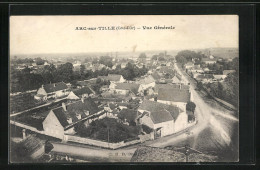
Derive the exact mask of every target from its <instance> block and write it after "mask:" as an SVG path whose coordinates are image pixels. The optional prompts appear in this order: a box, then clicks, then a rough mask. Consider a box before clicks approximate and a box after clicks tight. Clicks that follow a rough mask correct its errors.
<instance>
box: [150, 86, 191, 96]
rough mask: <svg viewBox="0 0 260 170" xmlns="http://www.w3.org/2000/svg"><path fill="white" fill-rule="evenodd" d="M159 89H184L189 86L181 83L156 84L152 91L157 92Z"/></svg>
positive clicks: (187, 88)
mask: <svg viewBox="0 0 260 170" xmlns="http://www.w3.org/2000/svg"><path fill="white" fill-rule="evenodd" d="M159 89H180V90H181V89H186V90H189V89H190V86H188V85H183V84H156V85H155V87H154V93H155V94H158V92H159Z"/></svg>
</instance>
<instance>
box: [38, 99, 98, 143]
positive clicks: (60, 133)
mask: <svg viewBox="0 0 260 170" xmlns="http://www.w3.org/2000/svg"><path fill="white" fill-rule="evenodd" d="M101 112H102V109H100V108H98V106H97V105H96V104H95V102H93V101H92V99H90V98H88V99H83V98H82V99H81V100H80V101H77V102H74V103H69V104H65V103H62V106H61V107H58V108H55V109H52V110H50V112H49V114H48V115H47V116H46V118H45V119H44V121H43V123H42V125H43V130H44V132H45V134H46V135H49V136H53V137H56V138H59V139H63V137H64V134H74V133H75V131H74V125H75V124H77V123H78V122H80V121H81V120H85V119H86V118H87V117H88V116H89V115H93V114H96V113H101ZM88 121H89V119H88Z"/></svg>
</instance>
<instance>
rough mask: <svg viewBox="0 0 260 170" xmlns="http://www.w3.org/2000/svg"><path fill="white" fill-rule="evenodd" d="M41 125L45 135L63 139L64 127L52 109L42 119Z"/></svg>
mask: <svg viewBox="0 0 260 170" xmlns="http://www.w3.org/2000/svg"><path fill="white" fill-rule="evenodd" d="M42 125H43V130H44V132H45V134H46V135H49V136H53V137H57V138H60V139H63V135H64V128H63V127H62V125H61V124H60V122H59V120H58V119H57V117H56V116H55V114H54V113H53V111H50V113H49V114H48V116H47V117H46V118H45V120H44V121H43V123H42Z"/></svg>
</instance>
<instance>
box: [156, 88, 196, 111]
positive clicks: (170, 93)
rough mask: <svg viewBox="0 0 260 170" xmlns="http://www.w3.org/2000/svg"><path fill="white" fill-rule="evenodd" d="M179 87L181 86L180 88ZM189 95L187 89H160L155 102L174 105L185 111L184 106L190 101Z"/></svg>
mask: <svg viewBox="0 0 260 170" xmlns="http://www.w3.org/2000/svg"><path fill="white" fill-rule="evenodd" d="M180 87H181V86H180ZM190 98H191V93H190V91H189V90H187V89H177V88H172V89H170V88H169V89H162V88H160V89H159V91H158V97H157V101H158V102H159V103H164V104H169V105H175V106H178V107H179V108H181V109H183V110H186V104H187V102H189V101H190Z"/></svg>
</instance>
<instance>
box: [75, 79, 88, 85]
mask: <svg viewBox="0 0 260 170" xmlns="http://www.w3.org/2000/svg"><path fill="white" fill-rule="evenodd" d="M76 84H77V85H79V86H87V85H89V82H88V81H86V80H84V81H77V83H76Z"/></svg>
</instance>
